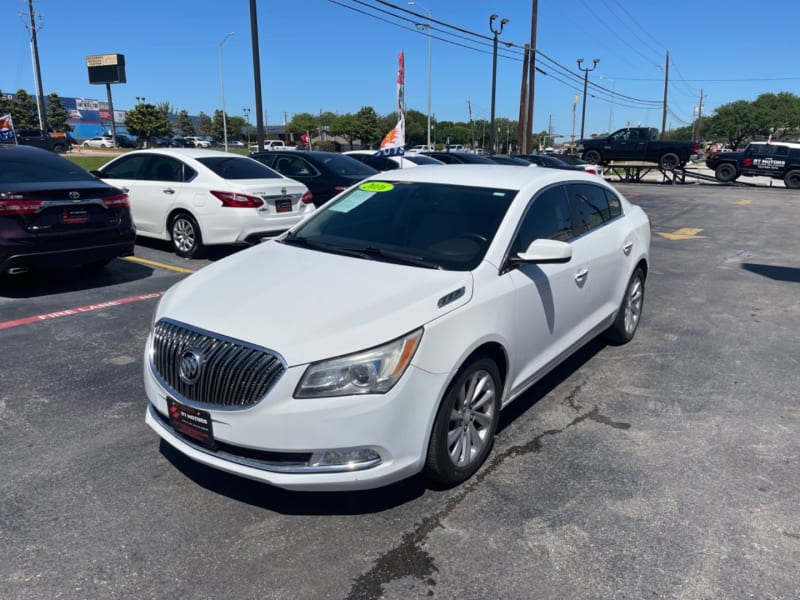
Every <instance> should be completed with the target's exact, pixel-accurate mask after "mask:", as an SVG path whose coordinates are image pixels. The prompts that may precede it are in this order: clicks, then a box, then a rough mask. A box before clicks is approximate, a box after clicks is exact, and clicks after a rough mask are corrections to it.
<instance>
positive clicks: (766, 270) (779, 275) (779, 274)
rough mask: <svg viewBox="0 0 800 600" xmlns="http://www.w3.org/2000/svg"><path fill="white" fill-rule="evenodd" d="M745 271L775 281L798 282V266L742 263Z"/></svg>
mask: <svg viewBox="0 0 800 600" xmlns="http://www.w3.org/2000/svg"><path fill="white" fill-rule="evenodd" d="M742 268H743V269H744V270H745V271H750V272H751V273H755V274H756V275H761V276H762V277H768V278H770V279H774V280H775V281H788V282H790V283H800V268H797V267H779V266H775V265H761V264H758V263H742Z"/></svg>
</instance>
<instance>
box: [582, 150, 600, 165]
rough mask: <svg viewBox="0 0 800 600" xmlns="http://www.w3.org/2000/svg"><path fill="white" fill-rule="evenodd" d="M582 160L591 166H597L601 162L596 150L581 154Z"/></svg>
mask: <svg viewBox="0 0 800 600" xmlns="http://www.w3.org/2000/svg"><path fill="white" fill-rule="evenodd" d="M583 160H585V161H586V162H589V163H592V164H593V165H599V164H600V162H601V161H602V160H603V157H602V156H601V155H600V152H598V151H597V150H587V151H586V152H584V153H583Z"/></svg>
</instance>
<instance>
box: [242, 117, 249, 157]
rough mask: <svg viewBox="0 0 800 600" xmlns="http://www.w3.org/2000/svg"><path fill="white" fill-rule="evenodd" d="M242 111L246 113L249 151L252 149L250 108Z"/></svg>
mask: <svg viewBox="0 0 800 600" xmlns="http://www.w3.org/2000/svg"><path fill="white" fill-rule="evenodd" d="M242 112H243V113H244V124H245V125H246V126H247V148H248V152H249V149H250V129H251V127H250V109H249V108H243V109H242Z"/></svg>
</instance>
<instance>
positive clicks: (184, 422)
mask: <svg viewBox="0 0 800 600" xmlns="http://www.w3.org/2000/svg"><path fill="white" fill-rule="evenodd" d="M167 408H168V412H169V424H170V425H171V426H172V428H173V429H174V430H175V431H176V432H177V433H180V434H182V435H185V436H187V437H190V438H192V439H193V440H194V441H195V442H197V443H199V444H200V445H202V446H205V447H206V448H211V449H213V448H214V447H215V443H214V427H213V424H212V422H211V414H210V413H209V412H208V411H205V410H199V409H197V408H192V407H191V406H186V405H185V404H181V403H180V402H177V401H176V400H173V399H172V398H167Z"/></svg>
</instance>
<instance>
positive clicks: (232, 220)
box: [92, 148, 314, 258]
mask: <svg viewBox="0 0 800 600" xmlns="http://www.w3.org/2000/svg"><path fill="white" fill-rule="evenodd" d="M92 173H93V174H94V175H96V176H97V177H99V178H100V179H102V180H104V181H105V182H106V183H110V184H111V185H114V186H116V187H119V188H121V189H123V190H124V191H125V192H126V193H127V194H128V198H129V199H130V205H131V214H132V216H133V222H134V224H135V225H136V234H137V235H140V236H144V237H152V238H156V239H160V240H169V241H171V242H172V247H173V249H174V250H175V253H176V254H177V255H178V256H182V257H186V258H200V257H201V256H202V254H203V253H204V251H205V250H206V246H210V245H213V244H248V243H256V242H259V241H261V240H262V239H264V238H270V237H275V236H278V235H280V234H282V233H284V232H286V231H287V230H288V229H289V228H291V227H293V226H294V225H297V223H299V222H300V221H301V220H302V219H303V218H304V217H305V216H306V215H308V214H310V213H312V212H313V211H314V202H313V199H312V197H311V193H310V192H309V191H308V188H307V187H306V186H305V185H304V184H302V183H299V182H297V181H294V180H293V179H289V178H287V177H285V176H283V175H281V174H280V173H278V172H277V171H274V170H272V169H270V168H269V167H267V166H265V165H263V164H262V163H260V162H258V161H257V160H253V159H251V158H248V157H246V156H241V155H239V154H230V153H227V152H220V151H217V150H203V149H193V148H153V149H150V150H139V151H135V152H129V153H127V154H123V155H122V156H119V157H117V158H115V159H114V160H112V161H111V162H109V163H107V164H106V165H104V166H103V167H101V168H100V169H98V170H97V171H92Z"/></svg>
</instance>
